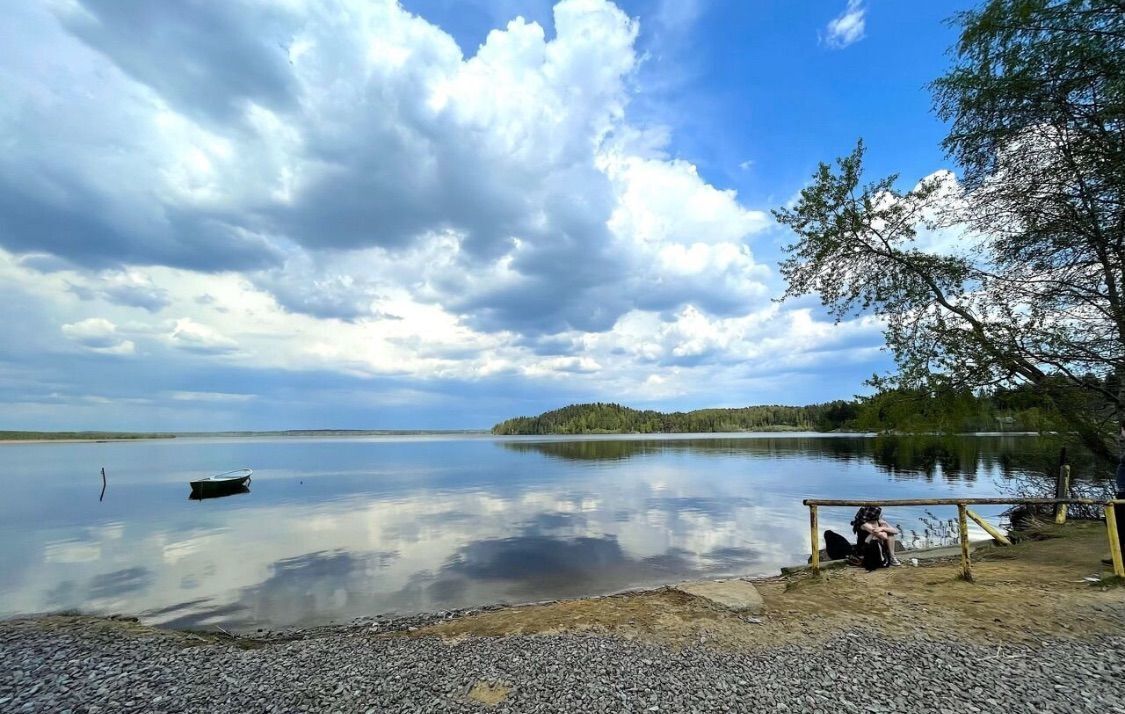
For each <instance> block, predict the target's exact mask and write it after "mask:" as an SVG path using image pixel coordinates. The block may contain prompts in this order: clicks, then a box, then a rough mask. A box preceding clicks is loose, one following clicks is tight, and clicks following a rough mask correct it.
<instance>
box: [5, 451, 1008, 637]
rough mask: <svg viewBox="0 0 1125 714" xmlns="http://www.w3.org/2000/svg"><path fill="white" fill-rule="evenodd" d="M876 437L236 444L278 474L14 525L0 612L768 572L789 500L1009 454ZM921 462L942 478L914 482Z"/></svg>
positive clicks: (803, 515)
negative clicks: (187, 497) (227, 494)
mask: <svg viewBox="0 0 1125 714" xmlns="http://www.w3.org/2000/svg"><path fill="white" fill-rule="evenodd" d="M877 441H878V440H872V439H867V440H864V439H855V438H829V439H812V438H806V437H799V438H785V437H782V438H773V437H771V438H758V439H739V438H724V439H693V440H676V441H671V440H670V441H667V442H659V441H655V440H652V439H647V440H644V441H639V440H638V441H595V440H585V441H581V442H570V441H560V440H542V441H526V440H525V441H519V440H517V441H511V440H496V441H486V442H484V443H483V444H482V443H481V440H477V441H475V442H469V441H465V442H456V441H454V442H452V443H451V444H448V445H446V446H445V447H443V448H444V451H442V452H441V453H440V454H435V453H434V452H433V451H432V449H433V448H434V447H433V445H432V443H430V444H427V443H424V442H419V444H418V445H417V448H416V449H414V450H412V449H411V448H410V447H411V445H410V444H407V445H406V446H404V445H403V444H402V443H401V442H396V446H395V449H394V450H389V449H387V448H385V446H384V445H383V444H381V443H380V442H378V441H371V442H367V443H365V444H362V445H358V446H357V445H355V444H349V443H346V442H345V443H343V444H342V445H337V444H335V443H333V442H332V441H328V440H326V441H323V442H318V443H304V444H300V445H297V446H292V445H290V444H286V443H282V444H276V443H271V444H265V445H258V446H256V447H255V446H245V447H242V448H244V449H246V450H247V451H246V453H241V452H239V453H237V457H238V458H237V460H238V461H239V462H240V463H241V462H247V463H259V462H265V463H266V464H267V465H268V463H269V461H268V460H269V459H271V458H272V459H275V460H276V461H277V462H278V463H279V464H282V463H283V464H286V466H285V467H281V466H279V467H278V468H276V469H274V470H271V469H270V468H262V469H261V470H258V472H257V474H258V476H259V478H257V479H256V480H255V483H254V487H253V489H252V492H251V493H250V494H247V495H245V496H242V497H241V498H239V499H225V500H224V501H226V502H210V501H209V502H204V503H190V504H189V503H186V502H185V501H184V500H183V494H182V489H183V485H182V483H179V482H174V481H172V480H169V481H168V482H167V483H164V482H157V483H151V484H143V485H138V486H137V487H135V488H134V489H133V490H132V491H131V496H132V499H133V501H132V502H131V505H130V507H129V508H125V507H123V506H122V505H121V504H115V503H113V502H107V503H105V504H93V505H96V506H98V507H99V508H102V509H103V510H102V511H90V513H91V514H93V515H90V516H84V515H83V512H82V510H81V507H79V506H75V505H73V504H72V505H70V506H68V508H70V509H71V510H70V511H66V512H65V514H66V517H65V518H62V517H58V514H56V516H57V517H56V520H54V521H52V522H51V523H50V525H49V526H47V527H42V528H35V527H34V525H33V524H32V523H31V522H30V521H27V520H26V519H25V520H24V521H23V524H22V525H23V527H21V528H18V529H16V528H10V529H7V530H5V531H4V532H3V535H4V536H6V537H7V538H8V542H9V543H10V545H11V547H13V548H18V549H22V550H21V552H24V553H25V554H30V555H28V557H26V558H23V559H21V562H20V563H19V564H18V566H17V567H15V569H14V570H9V569H8V564H0V569H3V571H4V575H5V579H4V585H3V586H2V589H0V595H2V597H0V602H3V603H4V605H3V606H2V607H3V610H4V614H15V613H19V612H35V611H42V610H44V609H64V608H80V609H83V610H90V611H95V612H132V613H142V614H144V615H145V616H146V618H147V619H148V620H149V621H152V622H156V623H163V624H169V625H176V626H209V625H215V624H217V625H222V626H224V627H228V628H229V627H242V628H251V627H262V626H265V627H281V626H291V625H301V624H308V623H316V622H327V621H341V620H347V619H350V618H353V617H358V616H365V615H373V614H378V613H383V612H415V611H423V610H436V609H450V608H455V607H467V606H474V605H481V604H486V603H491V602H498V601H526V600H540V599H552V598H559V597H573V596H580V595H588V594H593V593H605V592H613V591H617V590H622V589H627V588H630V587H638V586H644V585H652V584H657V583H664V582H670V581H675V580H679V579H686V578H698V577H720V576H728V575H744V574H771V573H773V572H776V568H777V567H779V566H780V565H783V564H789V563H792V562H796V561H799V560H803V559H804V557H805V553H806V549H807V538H808V534H807V511H806V509H804V508H803V507H802V506H801V505H800V499H801V498H803V497H807V496H811V495H819V496H822V497H846V496H851V497H865V496H870V495H874V494H876V493H878V494H880V495H883V496H885V497H887V498H903V497H914V496H922V495H929V496H933V495H938V494H948V493H951V492H952V491H958V492H961V493H966V492H967V493H971V494H973V495H985V493H982V492H981V491H980V490H979V487H978V484H977V483H976V482H975V481H980V482H981V483H983V484H984V485H985V488H987V489H993V488H994V486H993V485H992V481H993V480H995V479H1000V478H1003V474H1004V473H1006V472H1007V471H1005V469H1014V468H1018V465H1017V464H1018V463H1019V459H1020V458H1023V457H1021V456H1018V455H1013V454H1011V453H1008V454H1005V453H1004V448H1005V447H1004V446H1003V444H999V445H997V444H988V443H985V444H977V445H975V446H974V445H969V446H966V447H964V449H962V450H961V451H959V452H958V453H957V454H956V455H955V457H952V456H949V455H948V450H947V451H946V452H941V451H935V450H933V449H931V450H926V449H924V448H909V449H908V448H906V447H903V446H902V445H898V446H896V447H894V448H890V447H885V446H882V445H880V444H878V443H876V442H877ZM498 446H499V448H498ZM267 447H268V448H267ZM482 447H483V448H482ZM149 448H155V447H152V446H150V447H149ZM179 448H180V449H183V448H190V449H191V450H192V451H191V452H190V453H195V452H196V451H199V450H202V451H203V452H205V451H206V450H207V449H208V448H213V447H212V445H211V444H209V443H208V442H205V441H201V442H199V443H197V444H194V445H190V447H185V446H184V445H181V446H180V447H179ZM291 448H300V452H298V453H296V454H295V456H296V457H298V458H292V459H291V458H289V456H290V452H288V451H287V449H291ZM254 449H257V450H258V451H256V452H255V451H254ZM603 449H604V450H608V453H609V456H608V457H607V458H606V459H602V458H600V457H599V456H598V454H599V453H601V450H603ZM310 452H311V453H310ZM41 453H42V454H43V458H45V459H49V458H51V456H50V452H49V451H48V450H47V449H44V450H43V451H42V452H41ZM115 453H116V454H117V455H118V458H121V459H125V458H128V457H132V458H137V459H141V458H142V456H141V455H140V454H143V452H141V451H135V452H134V451H129V450H128V449H118V450H117V451H116V452H115ZM943 453H945V454H946V455H944V456H943V455H942V454H943ZM134 454H136V455H134ZM390 455H394V458H393V459H392V458H390ZM974 456H975V458H976V459H977V464H976V466H974V467H970V466H969V465H968V464H969V461H970V460H971V459H972V458H974ZM396 459H397V460H396ZM888 459H890V460H892V461H894V460H898V461H897V462H896V463H897V464H898V465H897V466H895V467H894V469H891V468H890V466H889V464H888ZM299 460H304V461H307V462H308V463H309V464H315V466H314V465H308V466H302V467H301V468H296V467H295V466H294V465H293V464H294V463H299ZM461 464H465V465H466V466H465V468H463V469H462V468H461V467H460V465H461ZM927 464H932V470H933V471H934V473H936V474H938V475H940V476H941V477H942V478H939V479H936V480H935V479H932V478H931V479H926V478H924V477H922V476H920V474H921V473H923V472H924V471H925V469H926V468H929V467H928V466H927ZM118 468H124V467H123V466H121V465H119V466H118ZM137 468H142V465H141V464H138V465H137ZM44 470H45V469H44V468H40V474H41V480H43V482H44V483H46V484H47V485H48V486H49V488H45V489H44V491H43V493H44V496H43V497H44V499H45V506H44V507H49V503H50V499H66V498H69V497H70V493H71V491H70V489H72V488H73V487H72V486H71V485H70V482H69V481H68V480H67V475H66V473H65V471H61V472H60V473H59V474H57V475H52V474H51V473H50V472H49V471H48V472H47V475H46V476H43V475H42V474H43V471H44ZM384 473H388V474H391V476H389V477H386V478H384V476H383V474H384ZM404 473H409V474H410V476H409V477H407V476H404V475H403V474H404ZM970 473H971V474H972V477H971V478H970V477H968V475H967V474H970ZM903 474H910V476H909V477H905V478H904V477H903ZM52 479H53V480H52ZM965 489H970V490H969V491H966V490H965ZM123 490H124V489H123ZM991 492H992V491H991V490H989V491H988V493H991ZM235 501H237V503H234V502H235ZM134 504H135V505H134ZM91 508H92V506H91ZM112 509H117V510H112ZM100 513H108V514H110V515H111V516H112V520H110V521H98V520H97V517H98V516H97V514H100ZM4 515H7V513H5V514H4ZM894 515H895V516H898V515H907V514H894ZM850 516H851V514H850V513H848V512H845V511H844V510H839V512H837V511H833V510H827V511H826V512H825V513H824V514H822V521H823V525H824V527H826V528H835V529H844V528H846V522H847V520H848V519H850ZM84 518H85V519H87V520H83V519H84ZM0 528H3V526H0ZM9 576H13V577H11V578H9Z"/></svg>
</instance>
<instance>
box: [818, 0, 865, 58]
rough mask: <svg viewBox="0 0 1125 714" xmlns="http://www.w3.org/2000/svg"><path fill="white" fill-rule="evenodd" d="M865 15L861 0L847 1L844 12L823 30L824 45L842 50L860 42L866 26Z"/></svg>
mask: <svg viewBox="0 0 1125 714" xmlns="http://www.w3.org/2000/svg"><path fill="white" fill-rule="evenodd" d="M866 15H867V8H866V7H864V6H863V0H848V5H847V7H845V8H844V11H843V12H842V13H840V14H839V15H838V16H837V17H834V18H832V20H831V21H830V22H829V23H828V27H826V28H825V35H824V41H825V43H827V45H828V46H829V47H831V48H833V49H837V50H842V49H844V48H845V47H847V46H848V45H852V44H855V43H856V42H859V41H860V40H862V39H863V37H864V32H865V31H866V26H867V18H866Z"/></svg>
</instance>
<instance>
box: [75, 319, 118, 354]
mask: <svg viewBox="0 0 1125 714" xmlns="http://www.w3.org/2000/svg"><path fill="white" fill-rule="evenodd" d="M62 333H63V334H64V335H65V336H66V337H67V338H68V339H70V340H71V341H72V342H74V343H76V344H79V345H81V346H82V347H85V348H86V349H88V350H90V351H91V352H98V353H101V354H112V355H130V354H133V352H134V351H135V350H136V346H135V345H134V344H133V342H132V341H130V340H126V339H124V338H123V337H121V335H119V334H117V325H115V324H113V323H112V322H110V321H109V320H106V319H105V318H102V317H91V318H87V319H85V320H79V321H78V322H72V323H70V324H66V325H63V326H62Z"/></svg>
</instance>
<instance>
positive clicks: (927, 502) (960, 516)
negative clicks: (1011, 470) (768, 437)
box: [803, 498, 1125, 581]
mask: <svg viewBox="0 0 1125 714" xmlns="http://www.w3.org/2000/svg"><path fill="white" fill-rule="evenodd" d="M803 503H804V504H805V505H806V506H808V507H809V529H810V532H811V534H812V570H813V573H815V574H819V573H820V532H819V527H818V526H817V508H818V507H821V506H824V507H834V506H850V507H854V508H858V507H860V506H880V507H884V508H886V507H893V506H957V522H958V524H959V528H960V535H961V576H962V577H963V578H965V579H966V580H970V581H971V580H972V579H973V570H972V562H971V560H970V558H969V523H968V519H969V518H972V519H973V520H974V521H976V523H977V524H978V525H980V527H981V528H983V529H984V530H985V531H986V532H987V533H988V534H989V535H990V536H992V537H993V538H995V539H996V540H997V541H999V542H1000V543H1003V544H1007V545H1010V543H1009V542H1008V539H1007V538H1005V537H1004V534H1003V533H1001V532H1000V531H998V530H996V528H995V527H993V526H992V525H991V524H990V523H988V522H987V521H985V520H984V519H983V518H981V517H980V516H978V515H977V514H976V513H974V512H973V511H971V510H969V506H978V505H979V506H983V505H1001V506H1016V505H1025V506H1063V507H1065V506H1066V505H1068V504H1072V503H1078V504H1084V505H1090V506H1103V507H1104V508H1105V525H1106V535H1107V537H1108V538H1109V553H1110V558H1111V559H1112V560H1113V574H1114V575H1116V576H1117V577H1119V578H1125V564H1123V563H1122V558H1121V541H1120V539H1119V538H1118V535H1117V516H1116V514H1115V513H1114V508H1113V507H1114V506H1115V505H1125V500H1109V501H1099V500H1094V499H1089V498H903V499H898V500H889V501H873V500H835V499H822V498H806V499H805V500H804V501H803ZM1058 513H1059V514H1061V515H1060V516H1059V518H1058V519H1057V521H1056V522H1058V523H1062V522H1063V521H1065V519H1066V510H1065V508H1059V509H1058Z"/></svg>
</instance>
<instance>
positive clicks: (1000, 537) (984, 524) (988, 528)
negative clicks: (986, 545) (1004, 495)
mask: <svg viewBox="0 0 1125 714" xmlns="http://www.w3.org/2000/svg"><path fill="white" fill-rule="evenodd" d="M965 515H967V516H968V517H969V518H972V519H973V520H974V521H976V522H977V525H978V526H980V527H981V528H983V529H984V532H985V533H987V534H988V535H990V536H992V540H994V541H996V542H997V543H999V544H1000V545H1011V544H1012V541H1010V540H1008V537H1007V536H1005V535H1004V534H1003V533H1001V532H1000V531H998V530H997V529H996V527H995V526H993V525H992V524H991V523H989V522H988V521H986V520H984V519H983V518H981V517H980V515H979V514H977V513H975V512H973V511H972V510H971V509H969V508H966V509H965Z"/></svg>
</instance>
